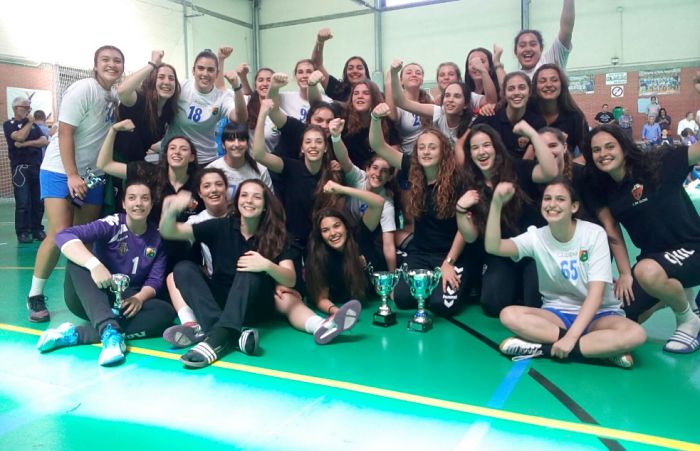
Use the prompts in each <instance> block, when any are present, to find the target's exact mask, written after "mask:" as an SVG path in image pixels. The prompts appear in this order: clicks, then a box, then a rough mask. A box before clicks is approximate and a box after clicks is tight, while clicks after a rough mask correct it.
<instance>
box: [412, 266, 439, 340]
mask: <svg viewBox="0 0 700 451" xmlns="http://www.w3.org/2000/svg"><path fill="white" fill-rule="evenodd" d="M404 274H405V277H406V283H408V288H409V289H410V291H411V296H413V297H414V298H416V300H417V301H418V310H417V311H416V313H415V314H414V315H413V318H411V319H410V320H409V321H408V329H409V330H414V331H416V332H427V331H429V330H430V329H431V328H432V327H433V320H432V318H431V317H430V315H429V314H428V312H427V311H425V300H426V299H427V298H428V297H429V296H430V295H431V294H432V292H433V290H434V289H435V287H436V286H437V284H438V283H440V278H441V277H442V272H441V271H440V268H438V267H435V269H412V270H409V271H407V272H405V273H404Z"/></svg>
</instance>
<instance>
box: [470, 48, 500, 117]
mask: <svg viewBox="0 0 700 451" xmlns="http://www.w3.org/2000/svg"><path fill="white" fill-rule="evenodd" d="M472 64H473V65H474V68H475V69H476V70H478V71H479V73H480V74H481V82H482V83H483V85H484V98H483V99H481V103H482V104H487V103H497V102H498V88H497V87H496V85H495V84H493V80H492V79H491V74H489V69H488V67H486V66H484V63H482V62H481V58H474V59H473V60H472ZM479 106H481V105H479Z"/></svg>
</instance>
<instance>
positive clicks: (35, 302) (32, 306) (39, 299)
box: [27, 294, 51, 323]
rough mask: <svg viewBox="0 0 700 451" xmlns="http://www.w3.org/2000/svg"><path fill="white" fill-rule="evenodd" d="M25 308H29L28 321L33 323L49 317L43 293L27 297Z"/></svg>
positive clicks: (43, 320) (44, 321) (41, 321)
mask: <svg viewBox="0 0 700 451" xmlns="http://www.w3.org/2000/svg"><path fill="white" fill-rule="evenodd" d="M27 308H28V309H29V321H31V322H33V323H46V322H48V321H49V320H50V319H51V316H50V315H49V311H48V309H47V308H46V296H44V295H43V294H37V295H35V296H30V297H28V298H27Z"/></svg>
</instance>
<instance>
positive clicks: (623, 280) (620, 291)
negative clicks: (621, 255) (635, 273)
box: [614, 274, 634, 305]
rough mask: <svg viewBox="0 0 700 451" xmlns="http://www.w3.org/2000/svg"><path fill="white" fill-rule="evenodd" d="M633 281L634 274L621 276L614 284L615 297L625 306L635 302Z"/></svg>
mask: <svg viewBox="0 0 700 451" xmlns="http://www.w3.org/2000/svg"><path fill="white" fill-rule="evenodd" d="M633 280H634V279H633V278H632V274H620V276H619V277H618V278H617V280H616V281H615V283H614V290H615V297H616V298H617V299H619V300H621V301H622V302H623V303H624V304H625V305H632V303H633V302H634V292H633V291H632V282H633Z"/></svg>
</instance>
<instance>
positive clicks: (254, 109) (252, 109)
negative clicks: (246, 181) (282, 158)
mask: <svg viewBox="0 0 700 451" xmlns="http://www.w3.org/2000/svg"><path fill="white" fill-rule="evenodd" d="M243 72H244V71H243ZM241 73H242V72H241ZM273 73H274V72H273V70H272V69H270V68H268V67H263V68H260V69H258V71H257V72H256V73H255V83H254V87H255V89H254V90H253V93H252V94H251V95H250V96H246V102H247V107H246V109H247V110H248V135H252V134H253V131H254V130H255V127H256V126H257V125H258V114H259V113H260V102H262V101H263V100H265V99H267V97H268V95H269V92H270V86H271V85H272V74H273ZM239 75H240V74H239ZM243 77H244V78H245V76H243ZM241 80H243V78H241ZM243 84H244V85H245V84H247V80H246V82H245V83H243ZM230 124H232V122H228V123H227V124H226V125H224V127H222V128H221V129H219V130H218V133H217V134H218V139H219V140H220V141H221V150H220V152H221V153H223V154H224V155H225V154H226V147H225V146H224V143H223V133H224V128H225V127H226V126H228V125H230ZM279 140H280V133H279V131H278V130H277V129H276V128H275V126H274V124H273V123H272V121H271V120H270V119H269V118H268V119H267V120H266V121H265V146H266V147H267V151H268V152H272V151H273V150H274V149H275V147H277V144H278V143H279ZM234 191H235V190H234Z"/></svg>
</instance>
